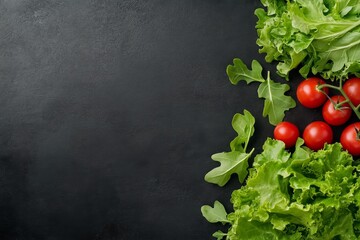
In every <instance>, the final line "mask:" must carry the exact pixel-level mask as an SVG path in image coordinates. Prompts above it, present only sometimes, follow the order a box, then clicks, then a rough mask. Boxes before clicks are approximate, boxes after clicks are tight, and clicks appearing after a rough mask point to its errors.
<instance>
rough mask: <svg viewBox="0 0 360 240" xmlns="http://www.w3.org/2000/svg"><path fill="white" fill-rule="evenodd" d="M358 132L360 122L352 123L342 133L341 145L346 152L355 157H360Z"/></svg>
mask: <svg viewBox="0 0 360 240" xmlns="http://www.w3.org/2000/svg"><path fill="white" fill-rule="evenodd" d="M357 130H360V122H356V123H352V124H350V125H349V126H347V127H346V128H345V129H344V130H343V131H342V133H341V136H340V143H341V145H342V146H343V148H344V149H345V150H347V151H348V152H349V153H350V154H351V155H353V156H356V157H358V156H360V140H359V139H358V133H357Z"/></svg>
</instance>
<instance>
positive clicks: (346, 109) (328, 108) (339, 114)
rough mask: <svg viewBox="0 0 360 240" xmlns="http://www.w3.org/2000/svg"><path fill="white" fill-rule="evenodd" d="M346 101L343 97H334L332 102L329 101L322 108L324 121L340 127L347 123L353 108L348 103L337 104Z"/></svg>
mask: <svg viewBox="0 0 360 240" xmlns="http://www.w3.org/2000/svg"><path fill="white" fill-rule="evenodd" d="M345 100H346V99H345V98H344V97H343V96H341V95H336V96H332V97H331V100H330V99H329V100H327V102H326V103H325V104H324V106H323V108H322V116H323V118H324V120H325V121H326V122H327V123H328V124H330V125H333V126H340V125H342V124H344V123H346V122H347V121H348V120H349V119H350V117H351V108H350V105H349V104H348V103H344V104H341V106H337V104H339V103H341V102H343V101H345Z"/></svg>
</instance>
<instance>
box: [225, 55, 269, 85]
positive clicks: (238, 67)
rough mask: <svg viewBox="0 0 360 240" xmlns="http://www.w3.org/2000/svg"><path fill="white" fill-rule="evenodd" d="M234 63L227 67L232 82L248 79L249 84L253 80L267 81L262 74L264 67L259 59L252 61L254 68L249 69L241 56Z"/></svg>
mask: <svg viewBox="0 0 360 240" xmlns="http://www.w3.org/2000/svg"><path fill="white" fill-rule="evenodd" d="M233 63H234V65H229V66H227V68H226V73H227V75H228V76H229V80H230V82H231V83H232V84H234V85H236V84H237V83H238V82H239V81H241V80H243V81H246V83H247V84H249V83H251V82H263V81H265V79H264V78H263V77H262V75H261V72H262V69H263V68H262V66H261V65H260V63H259V62H258V61H256V60H253V61H252V63H251V68H252V70H249V69H248V68H247V66H246V65H245V64H244V62H243V61H242V60H241V59H239V58H235V59H234V60H233Z"/></svg>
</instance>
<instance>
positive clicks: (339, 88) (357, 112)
mask: <svg viewBox="0 0 360 240" xmlns="http://www.w3.org/2000/svg"><path fill="white" fill-rule="evenodd" d="M326 87H327V88H331V89H335V90H337V91H338V92H339V93H340V94H341V95H342V96H343V97H344V98H345V101H343V102H341V103H338V105H341V104H344V103H347V104H349V105H350V107H351V109H352V110H353V111H354V113H355V115H356V116H357V118H358V119H359V120H360V105H358V106H355V105H354V104H353V103H352V102H351V100H350V98H349V97H348V96H347V95H346V93H345V91H344V89H343V88H342V81H339V86H334V85H331V84H327V83H325V84H320V85H318V86H317V89H318V90H319V91H321V92H322V93H324V94H325V95H327V94H326V93H325V92H324V91H323V90H322V89H323V88H326Z"/></svg>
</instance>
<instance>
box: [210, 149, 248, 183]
mask: <svg viewBox="0 0 360 240" xmlns="http://www.w3.org/2000/svg"><path fill="white" fill-rule="evenodd" d="M253 151H254V149H253V150H251V152H250V153H242V152H238V151H235V152H222V153H216V154H214V155H212V156H211V158H212V159H213V160H214V161H218V162H220V166H219V167H217V168H214V169H213V170H211V171H210V172H208V173H207V174H206V175H205V181H207V182H209V183H214V184H217V185H219V186H220V187H222V186H224V185H225V184H226V183H227V182H228V181H229V180H230V177H231V175H232V174H234V173H235V174H237V175H238V177H239V181H240V182H241V183H242V182H244V180H245V178H246V175H247V168H248V166H249V165H248V160H249V158H250V156H251V154H252V153H253Z"/></svg>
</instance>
